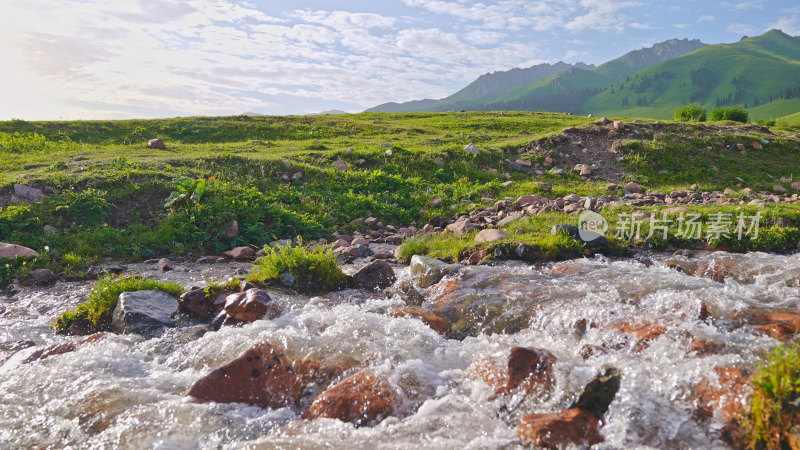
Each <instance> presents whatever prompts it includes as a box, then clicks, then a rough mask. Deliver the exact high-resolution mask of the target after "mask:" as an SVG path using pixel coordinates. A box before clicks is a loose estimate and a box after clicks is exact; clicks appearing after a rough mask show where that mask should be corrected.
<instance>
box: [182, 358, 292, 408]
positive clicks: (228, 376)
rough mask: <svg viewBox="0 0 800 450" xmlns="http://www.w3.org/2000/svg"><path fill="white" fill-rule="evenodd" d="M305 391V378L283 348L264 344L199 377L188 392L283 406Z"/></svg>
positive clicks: (202, 397)
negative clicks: (295, 368)
mask: <svg viewBox="0 0 800 450" xmlns="http://www.w3.org/2000/svg"><path fill="white" fill-rule="evenodd" d="M302 392H303V381H302V379H301V377H300V376H299V375H298V374H296V373H295V370H294V367H293V364H292V362H291V361H289V360H288V359H287V358H286V356H285V354H284V352H283V349H282V348H280V347H277V346H274V345H271V344H264V345H259V346H257V347H254V348H251V349H250V350H247V351H246V352H244V354H243V355H242V356H240V357H238V358H236V359H235V360H233V361H231V362H229V363H228V364H225V365H224V366H222V367H220V368H218V369H215V370H213V371H212V372H211V373H209V374H208V375H206V376H205V377H203V378H201V379H199V380H198V381H197V382H195V383H194V385H193V386H192V387H191V389H189V393H188V395H190V396H192V397H194V398H196V399H197V400H199V401H201V402H217V403H247V404H250V405H256V406H260V407H262V408H282V407H284V406H290V405H294V404H295V403H296V402H297V400H298V399H299V398H300V395H301V394H302Z"/></svg>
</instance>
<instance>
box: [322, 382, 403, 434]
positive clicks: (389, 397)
mask: <svg viewBox="0 0 800 450" xmlns="http://www.w3.org/2000/svg"><path fill="white" fill-rule="evenodd" d="M397 403H398V397H397V394H395V393H394V391H393V390H392V388H391V386H390V385H389V381H388V380H387V379H386V378H385V377H383V376H382V375H378V374H376V373H374V372H373V371H371V370H363V371H361V372H358V373H356V374H355V375H352V376H350V377H348V378H345V379H344V380H343V381H341V382H340V383H338V384H336V385H334V386H333V387H330V388H328V389H327V390H325V392H323V393H322V394H320V395H319V396H318V397H317V398H316V399H315V400H314V403H312V404H311V407H310V408H309V409H308V413H307V414H306V417H308V418H309V419H317V418H320V417H328V418H332V419H339V420H341V421H342V422H350V423H352V424H354V425H355V426H357V427H359V426H365V425H367V426H368V425H372V424H374V423H377V422H380V421H381V420H383V419H385V418H386V417H389V416H390V415H392V413H393V412H394V408H395V405H396V404H397Z"/></svg>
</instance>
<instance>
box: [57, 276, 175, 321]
mask: <svg viewBox="0 0 800 450" xmlns="http://www.w3.org/2000/svg"><path fill="white" fill-rule="evenodd" d="M150 290H158V291H164V292H167V293H168V294H171V295H174V296H179V295H181V294H182V293H183V292H184V290H183V288H182V287H181V286H180V285H178V284H175V283H162V282H158V281H155V280H152V279H149V278H133V277H116V276H109V277H104V278H101V279H100V280H98V281H97V284H96V285H95V286H94V287H93V288H92V290H91V291H89V295H88V297H87V299H86V301H85V302H84V303H81V304H80V305H78V307H77V308H75V311H69V312H65V313H64V314H62V315H61V316H59V318H58V319H57V320H56V322H55V324H53V327H54V328H55V329H56V331H57V332H59V333H67V334H90V333H96V332H98V331H107V330H108V329H109V328H110V327H111V319H112V316H113V313H114V308H115V307H116V306H117V299H118V298H119V295H120V294H122V293H123V292H133V291H150Z"/></svg>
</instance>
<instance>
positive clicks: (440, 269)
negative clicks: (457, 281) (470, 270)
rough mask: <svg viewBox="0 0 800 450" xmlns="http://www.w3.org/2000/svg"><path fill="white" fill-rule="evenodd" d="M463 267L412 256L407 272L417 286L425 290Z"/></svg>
mask: <svg viewBox="0 0 800 450" xmlns="http://www.w3.org/2000/svg"><path fill="white" fill-rule="evenodd" d="M463 267H464V266H462V265H461V264H447V263H446V262H442V261H439V260H438V259H433V258H428V257H427V256H422V255H414V256H412V257H411V264H410V266H409V271H410V273H411V278H412V279H413V280H414V282H415V283H416V284H417V286H419V287H421V288H427V287H430V286H433V285H434V284H436V283H438V282H439V281H441V279H442V278H444V277H446V276H447V275H452V274H455V273H457V272H459V271H460V270H461V269H462V268H463Z"/></svg>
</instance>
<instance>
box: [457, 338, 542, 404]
mask: <svg viewBox="0 0 800 450" xmlns="http://www.w3.org/2000/svg"><path fill="white" fill-rule="evenodd" d="M555 363H556V357H555V355H553V354H552V353H550V352H548V351H547V350H544V349H538V348H531V347H514V348H512V349H511V351H510V352H509V355H508V363H507V364H506V365H505V367H503V366H502V365H501V364H500V363H498V362H497V361H496V360H494V359H492V358H487V359H484V360H479V361H477V362H476V363H475V365H474V366H473V367H474V368H475V369H474V370H475V372H474V375H475V376H473V378H480V379H482V380H483V381H484V382H485V383H486V384H488V385H489V386H490V387H492V388H494V389H495V392H496V393H498V394H499V393H504V392H509V391H511V390H513V389H515V388H517V387H522V388H523V389H524V390H525V391H526V392H527V391H530V390H532V389H535V388H538V389H542V390H544V391H549V390H550V388H551V387H552V385H553V382H554V378H553V365H554V364H555Z"/></svg>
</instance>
